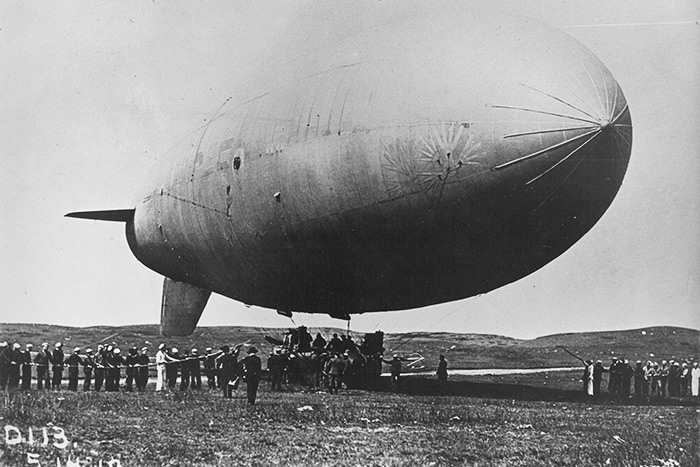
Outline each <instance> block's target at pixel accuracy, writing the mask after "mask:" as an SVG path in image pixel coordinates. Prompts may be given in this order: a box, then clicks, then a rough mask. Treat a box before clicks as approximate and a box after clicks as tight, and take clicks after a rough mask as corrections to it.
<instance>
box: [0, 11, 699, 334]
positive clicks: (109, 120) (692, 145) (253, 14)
mask: <svg viewBox="0 0 700 467" xmlns="http://www.w3.org/2000/svg"><path fill="white" fill-rule="evenodd" d="M555 5H556V7H555ZM475 7H481V8H483V7H487V8H490V9H496V10H502V11H508V12H511V13H515V14H520V15H523V16H528V17H531V18H535V19H538V20H540V21H542V22H544V23H547V24H549V25H551V26H555V27H558V28H561V29H562V30H564V31H565V32H567V33H569V34H571V35H572V36H574V37H575V38H577V39H578V40H579V41H581V42H582V43H583V44H584V45H586V46H587V47H588V48H589V49H591V50H592V51H593V52H594V53H595V54H596V55H597V56H598V57H599V58H600V59H601V60H602V61H603V63H605V64H606V65H607V67H608V68H609V69H610V70H611V71H612V73H613V75H614V76H615V77H616V79H617V80H618V82H619V83H620V85H621V87H622V89H623V91H624V92H625V96H626V98H627V101H628V103H629V106H630V110H631V115H632V120H633V125H634V143H633V148H632V157H631V161H630V166H629V169H628V172H627V175H626V178H625V181H624V183H623V185H622V188H621V190H620V192H619V194H618V196H617V198H616V199H615V201H614V202H613V204H612V206H611V207H610V209H609V210H608V212H607V213H606V214H605V215H604V216H603V218H602V219H601V220H600V221H599V222H598V224H597V225H596V226H595V227H594V228H593V229H592V230H591V231H590V232H589V233H588V234H587V235H586V236H584V238H583V239H582V240H580V241H579V242H578V243H577V244H576V245H574V246H573V247H572V248H571V249H570V250H568V251H567V252H566V253H565V254H564V255H562V256H561V257H559V258H557V259H556V260H554V261H553V262H552V263H550V264H548V265H547V266H545V267H544V268H542V269H541V270H539V271H537V272H535V273H534V274H532V275H530V276H528V277H526V278H524V279H521V280H520V281H518V282H516V283H513V284H510V285H508V286H505V287H502V288H501V289H498V290H495V291H493V292H490V293H488V294H485V295H482V296H479V297H473V298H470V299H465V300H461V301H457V302H452V303H446V304H442V305H437V306H432V307H428V308H422V309H418V310H411V311H402V312H391V313H382V314H366V315H361V316H357V317H353V319H352V322H351V328H352V329H353V330H358V331H373V330H376V329H381V330H383V331H385V332H404V331H412V330H424V331H453V332H465V333H467V332H480V333H490V334H503V335H508V336H512V337H518V338H533V337H537V336H541V335H546V334H553V333H560V332H577V331H596V330H612V329H627V328H637V327H645V326H653V325H673V326H684V327H691V328H695V329H700V106H698V103H699V102H700V24H699V22H700V2H698V1H697V0H689V1H674V2H658V1H648V2H645V1H619V2H609V1H604V0H594V1H587V2H580V1H578V0H577V1H558V2H551V1H528V2H521V1H515V0H513V1H489V2H486V1H483V2H466V1H464V2H440V1H410V2H407V1H381V2H380V1H363V2H356V1H350V2H325V1H316V2H315V1H303V2H302V1H298V2H292V1H290V2H281V1H275V2H265V1H255V2H248V1H232V2H214V1H211V2H204V1H191V0H188V1H168V2H164V1H152V2H145V1H119V2H100V1H80V2H78V1H66V2H51V1H33V2H13V1H4V0H0V105H1V107H0V161H1V162H2V169H1V170H0V199H1V200H2V203H1V204H0V209H1V211H0V271H1V273H2V275H1V276H0V279H1V280H0V322H25V323H50V324H60V325H69V326H90V325H122V324H142V323H157V322H158V320H159V316H160V299H161V288H162V278H161V277H160V276H159V275H158V274H157V273H155V272H153V271H151V270H149V269H147V268H146V267H145V266H143V265H141V264H140V263H139V262H138V261H137V260H136V259H135V258H134V257H133V256H132V254H131V252H130V250H129V248H128V246H127V243H126V239H125V236H124V229H123V225H122V224H118V223H107V222H93V221H81V220H75V219H68V218H64V217H63V215H64V214H65V213H67V212H70V211H78V210H93V209H95V210H98V209H119V208H131V207H133V206H134V200H135V199H137V190H138V187H139V185H140V184H141V182H142V181H143V180H144V177H145V176H146V174H147V172H148V170H149V169H150V168H151V166H152V165H153V164H154V163H155V162H156V161H157V160H158V158H159V157H163V156H164V151H165V150H166V149H167V148H168V146H169V145H170V144H171V143H172V142H173V141H174V140H176V139H179V138H180V137H182V136H183V135H185V134H186V133H189V132H190V131H191V130H193V129H195V128H196V127H198V126H199V125H200V124H201V122H202V121H203V120H204V119H205V118H208V116H209V115H211V114H212V113H213V112H214V111H215V109H217V108H218V107H219V106H220V105H221V104H222V103H223V102H224V101H225V100H226V99H227V98H228V97H229V96H230V95H231V93H232V91H233V90H234V89H236V88H235V87H236V83H237V81H238V80H240V79H242V77H243V76H245V75H246V74H248V73H250V72H251V70H258V69H263V68H275V67H276V66H277V63H276V62H277V61H279V60H293V59H295V58H299V56H300V54H302V53H303V51H304V50H312V51H313V50H317V49H318V48H325V47H332V46H333V42H334V41H333V38H337V37H340V36H342V35H343V34H356V33H358V31H362V29H364V28H368V27H372V26H374V25H381V24H382V23H383V22H386V21H392V20H395V19H396V18H397V17H399V18H400V17H413V16H417V17H420V16H421V15H424V14H430V13H431V12H432V10H435V9H444V10H449V9H460V10H465V9H466V10H468V9H470V8H475ZM294 322H295V323H296V324H306V325H307V326H311V327H316V326H342V327H344V326H345V322H343V321H338V320H333V319H331V318H328V317H322V316H313V315H303V314H295V315H294ZM200 325H251V326H280V327H281V326H290V325H292V323H291V321H290V320H289V319H287V318H283V317H281V316H278V315H276V313H275V311H274V310H269V309H263V308H258V307H251V308H246V307H245V306H243V304H241V303H238V302H235V301H233V300H230V299H227V298H223V297H219V296H212V298H211V299H210V302H209V304H208V306H207V308H206V309H205V311H204V314H203V316H202V319H201V320H200ZM0 333H1V330H0Z"/></svg>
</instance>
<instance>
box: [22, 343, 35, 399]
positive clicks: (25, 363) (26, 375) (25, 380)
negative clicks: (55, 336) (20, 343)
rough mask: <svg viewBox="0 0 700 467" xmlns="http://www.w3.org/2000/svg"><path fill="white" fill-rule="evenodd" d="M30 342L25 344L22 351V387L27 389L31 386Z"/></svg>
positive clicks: (31, 346)
mask: <svg viewBox="0 0 700 467" xmlns="http://www.w3.org/2000/svg"><path fill="white" fill-rule="evenodd" d="M32 348H34V346H33V345H32V344H27V345H25V349H24V351H22V389H23V390H28V389H31V387H32Z"/></svg>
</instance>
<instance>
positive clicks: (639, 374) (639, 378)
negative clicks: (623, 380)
mask: <svg viewBox="0 0 700 467" xmlns="http://www.w3.org/2000/svg"><path fill="white" fill-rule="evenodd" d="M644 382H645V381H644V367H642V361H641V360H637V366H636V367H634V397H635V398H637V399H641V397H642V392H643V390H642V388H643V387H644Z"/></svg>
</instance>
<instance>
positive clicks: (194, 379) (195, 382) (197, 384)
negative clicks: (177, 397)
mask: <svg viewBox="0 0 700 467" xmlns="http://www.w3.org/2000/svg"><path fill="white" fill-rule="evenodd" d="M201 359H202V357H200V356H199V353H198V351H197V349H192V350H191V351H190V362H189V363H190V387H191V388H192V389H201V388H202V367H201V365H200V363H199V362H200V360H201Z"/></svg>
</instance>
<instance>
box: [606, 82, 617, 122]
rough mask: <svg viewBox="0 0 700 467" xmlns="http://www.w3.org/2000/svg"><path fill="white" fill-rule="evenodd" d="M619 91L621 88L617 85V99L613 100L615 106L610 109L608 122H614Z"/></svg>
mask: <svg viewBox="0 0 700 467" xmlns="http://www.w3.org/2000/svg"><path fill="white" fill-rule="evenodd" d="M619 90H620V86H618V85H617V83H615V98H614V99H613V105H612V108H611V109H610V116H609V117H608V120H612V119H613V116H614V115H615V109H616V108H617V94H618V91H619Z"/></svg>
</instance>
